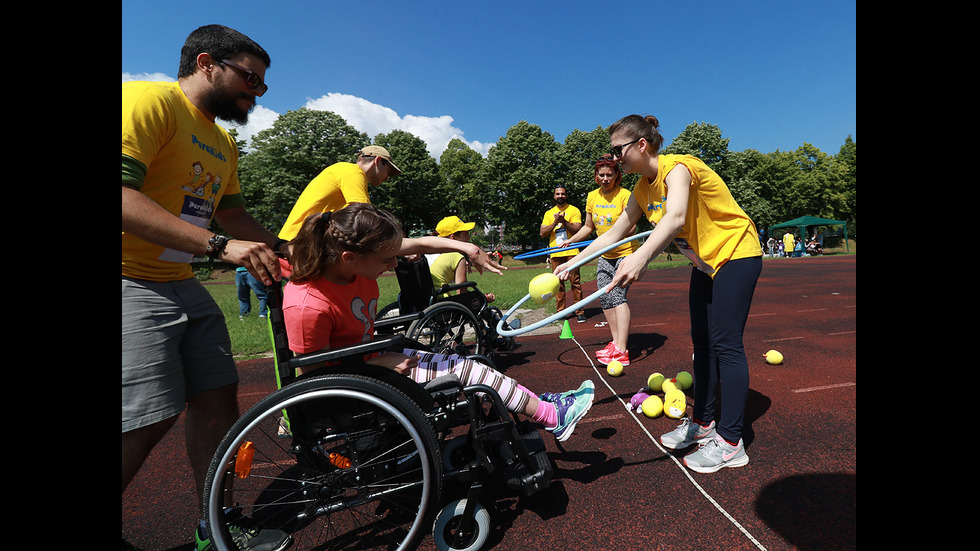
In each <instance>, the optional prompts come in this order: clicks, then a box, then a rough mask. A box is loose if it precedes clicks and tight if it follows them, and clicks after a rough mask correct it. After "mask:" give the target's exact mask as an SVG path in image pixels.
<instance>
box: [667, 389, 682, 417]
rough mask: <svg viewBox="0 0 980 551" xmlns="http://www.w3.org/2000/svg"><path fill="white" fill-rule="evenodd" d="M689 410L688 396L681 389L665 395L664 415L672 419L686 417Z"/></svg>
mask: <svg viewBox="0 0 980 551" xmlns="http://www.w3.org/2000/svg"><path fill="white" fill-rule="evenodd" d="M686 411H687V397H686V396H684V393H683V392H681V391H680V390H676V389H675V390H674V391H672V392H668V393H667V394H665V395H664V415H666V416H667V417H670V418H671V419H680V418H681V417H684V412H686Z"/></svg>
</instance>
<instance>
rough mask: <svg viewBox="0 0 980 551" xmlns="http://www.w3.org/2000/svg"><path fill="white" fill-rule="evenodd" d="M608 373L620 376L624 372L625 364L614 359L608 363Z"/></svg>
mask: <svg viewBox="0 0 980 551" xmlns="http://www.w3.org/2000/svg"><path fill="white" fill-rule="evenodd" d="M606 373H608V374H610V375H612V376H613V377H619V376H620V375H622V374H623V364H622V363H621V362H619V361H618V360H613V361H611V362H609V364H607V365H606Z"/></svg>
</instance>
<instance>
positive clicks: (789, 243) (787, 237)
mask: <svg viewBox="0 0 980 551" xmlns="http://www.w3.org/2000/svg"><path fill="white" fill-rule="evenodd" d="M795 242H796V238H795V237H793V234H791V233H788V232H787V233H786V234H784V235H783V250H785V251H786V252H792V251H793V244H794V243H795Z"/></svg>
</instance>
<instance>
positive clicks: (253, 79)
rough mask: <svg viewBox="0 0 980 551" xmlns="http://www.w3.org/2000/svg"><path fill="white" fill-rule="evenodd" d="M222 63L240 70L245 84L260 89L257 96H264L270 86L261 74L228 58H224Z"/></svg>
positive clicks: (253, 88)
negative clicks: (263, 80)
mask: <svg viewBox="0 0 980 551" xmlns="http://www.w3.org/2000/svg"><path fill="white" fill-rule="evenodd" d="M221 63H223V64H225V65H227V66H229V67H231V68H232V69H234V70H235V71H240V72H239V75H241V77H242V78H244V79H245V84H246V85H247V86H248V87H249V88H251V89H252V90H258V93H256V94H255V95H256V96H259V97H262V95H263V94H265V92H266V90H268V89H269V86H268V85H267V84H266V83H264V82H262V78H261V77H259V75H257V74H255V73H253V72H252V71H249V70H248V69H246V68H244V67H239V66H238V65H235V64H234V63H232V62H230V61H228V60H227V59H222V60H221ZM242 73H244V74H242Z"/></svg>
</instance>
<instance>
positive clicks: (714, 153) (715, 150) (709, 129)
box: [661, 122, 728, 179]
mask: <svg viewBox="0 0 980 551" xmlns="http://www.w3.org/2000/svg"><path fill="white" fill-rule="evenodd" d="M661 152H662V153H664V154H682V155H693V156H695V157H697V158H698V159H701V160H702V161H704V164H706V165H708V166H709V167H711V170H714V171H715V172H717V173H718V175H719V176H721V177H722V179H724V178H725V176H726V169H727V166H726V163H727V161H728V138H722V137H721V129H720V128H718V126H717V125H714V124H708V123H704V122H702V123H693V122H692V123H691V124H689V125H687V126H686V127H685V128H684V130H682V131H681V133H680V134H678V135H677V137H675V138H674V141H672V142H671V143H670V145H669V146H667V147H664V148H662V149H661Z"/></svg>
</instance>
